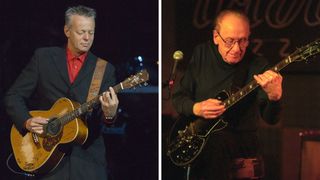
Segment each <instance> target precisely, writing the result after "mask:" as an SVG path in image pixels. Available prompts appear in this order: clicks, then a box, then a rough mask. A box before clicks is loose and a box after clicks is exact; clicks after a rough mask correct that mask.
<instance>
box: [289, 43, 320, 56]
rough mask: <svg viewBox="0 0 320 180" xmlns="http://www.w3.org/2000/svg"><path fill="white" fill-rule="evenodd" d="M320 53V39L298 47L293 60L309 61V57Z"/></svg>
mask: <svg viewBox="0 0 320 180" xmlns="http://www.w3.org/2000/svg"><path fill="white" fill-rule="evenodd" d="M319 53H320V40H316V41H313V42H311V43H309V44H307V45H305V46H303V47H301V48H298V49H297V50H296V51H295V52H294V53H292V55H290V57H291V59H292V61H307V60H308V58H310V57H312V56H315V55H317V54H319Z"/></svg>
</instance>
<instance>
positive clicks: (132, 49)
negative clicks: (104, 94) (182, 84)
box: [0, 0, 158, 180]
mask: <svg viewBox="0 0 320 180" xmlns="http://www.w3.org/2000/svg"><path fill="white" fill-rule="evenodd" d="M78 4H82V5H87V6H89V7H92V8H94V9H96V11H97V19H96V33H95V41H94V43H93V47H92V52H93V53H94V54H96V55H97V56H100V57H101V58H104V59H107V60H108V61H109V62H110V63H112V64H113V65H115V66H116V68H117V76H118V80H119V82H120V81H122V80H124V79H125V78H126V77H128V76H129V75H131V74H134V73H135V72H136V71H138V70H140V69H142V68H146V69H147V70H148V71H149V73H150V80H149V85H148V86H147V87H142V88H138V89H136V90H131V91H127V92H124V93H120V94H119V99H120V109H121V112H120V115H119V119H118V122H117V124H116V126H115V127H114V128H107V129H106V128H105V129H104V136H105V139H106V145H107V156H108V158H107V160H108V163H109V168H108V171H109V175H110V179H111V180H121V179H128V177H130V179H146V180H147V179H157V177H158V138H157V137H158V121H157V120H158V95H157V94H158V93H157V92H158V90H157V86H158V70H157V69H158V65H157V61H158V59H157V58H158V1H155V0H151V1H150V0H137V1H130V0H121V1H103V0H100V1H99V0H95V1H94V0H92V1H85V0H78V1H76V0H69V1H52V0H32V1H18V0H0V34H1V36H0V97H1V101H0V133H1V143H0V169H1V172H2V173H1V178H0V179H24V177H22V176H20V175H14V174H13V173H11V172H10V171H9V170H8V168H7V167H6V160H7V157H8V156H9V154H10V153H11V145H10V142H9V137H10V136H9V133H10V128H11V125H12V124H11V121H10V119H9V118H8V117H7V116H6V114H5V111H4V107H3V96H4V93H5V92H6V90H7V89H8V88H9V87H10V85H11V84H12V83H13V82H14V80H15V79H16V77H17V75H18V74H19V73H20V72H21V70H22V68H23V67H24V66H25V65H26V63H27V62H28V61H29V60H30V57H31V56H32V54H33V52H34V50H35V49H36V48H38V47H44V46H60V45H63V44H64V43H65V42H66V39H65V36H64V33H63V25H64V12H65V10H66V9H67V7H70V6H73V5H78ZM138 56H141V57H142V58H143V60H144V61H143V65H142V66H140V64H139V62H138V60H137V57H138ZM145 109H147V110H145ZM141 112H143V113H141ZM9 163H10V164H11V165H12V166H13V167H15V165H14V160H13V159H11V160H10V162H9Z"/></svg>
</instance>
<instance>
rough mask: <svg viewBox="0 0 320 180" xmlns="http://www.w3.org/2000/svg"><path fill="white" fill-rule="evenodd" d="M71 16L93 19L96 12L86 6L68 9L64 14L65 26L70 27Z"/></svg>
mask: <svg viewBox="0 0 320 180" xmlns="http://www.w3.org/2000/svg"><path fill="white" fill-rule="evenodd" d="M73 15H79V16H85V17H92V18H93V19H95V18H96V16H97V14H96V10H94V9H92V8H89V7H86V6H82V5H79V6H74V7H69V8H68V9H67V11H66V12H65V25H67V26H70V21H71V16H73Z"/></svg>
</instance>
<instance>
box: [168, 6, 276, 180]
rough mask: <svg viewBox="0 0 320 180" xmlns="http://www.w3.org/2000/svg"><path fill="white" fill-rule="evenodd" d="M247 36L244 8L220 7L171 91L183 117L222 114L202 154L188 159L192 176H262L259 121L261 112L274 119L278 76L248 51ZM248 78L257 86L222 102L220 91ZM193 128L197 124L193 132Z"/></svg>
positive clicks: (212, 118) (202, 118) (207, 118)
mask: <svg viewBox="0 0 320 180" xmlns="http://www.w3.org/2000/svg"><path fill="white" fill-rule="evenodd" d="M249 36H250V22H249V19H248V17H247V16H246V15H245V14H244V13H243V12H240V11H237V10H224V11H222V12H220V13H219V14H218V16H217V17H216V19H215V24H214V28H213V36H212V37H213V39H212V40H210V41H209V42H207V43H203V44H200V45H198V46H197V47H196V48H195V50H194V53H193V56H192V58H191V60H190V62H189V65H188V67H187V69H186V71H185V74H184V76H183V77H182V78H181V80H180V82H179V83H178V86H177V87H176V88H175V90H174V92H173V96H172V101H173V105H174V107H175V109H176V110H177V112H178V113H179V114H181V115H183V117H186V118H184V119H182V121H183V120H185V121H186V123H187V120H194V122H197V123H198V122H215V121H218V120H221V118H222V116H223V119H224V122H225V124H224V125H225V126H226V127H225V128H223V129H222V130H220V129H217V130H213V131H210V134H209V135H208V137H207V139H206V141H207V142H206V143H205V146H204V148H203V149H202V150H201V153H200V155H199V156H197V158H196V159H195V160H194V161H192V163H191V164H189V167H191V171H190V176H191V179H204V180H211V179H215V180H219V179H223V180H225V179H243V178H245V179H259V178H263V176H264V173H263V172H264V166H263V161H262V159H263V158H262V156H261V152H260V147H259V140H258V137H257V128H258V121H259V119H260V118H263V119H264V120H265V121H266V122H267V123H270V124H275V123H276V122H277V121H278V115H279V112H280V103H279V101H280V99H281V96H282V76H281V75H280V74H278V73H276V72H273V71H271V70H268V69H269V65H268V61H267V60H266V59H265V58H263V57H259V56H257V55H255V54H253V53H252V52H251V51H250V49H249V48H248V46H249ZM251 81H256V82H257V84H258V85H260V87H259V88H257V89H255V90H254V91H253V92H251V93H250V94H248V95H247V96H245V97H244V98H241V100H239V102H237V103H235V104H234V105H233V106H232V107H226V102H225V101H223V99H221V98H220V97H219V96H217V95H218V94H219V92H221V91H223V92H228V95H230V94H233V93H234V92H235V91H234V90H235V89H239V88H242V87H243V86H245V85H246V84H247V83H249V82H251ZM239 94H240V95H241V92H240V93H239ZM200 124H201V123H200ZM202 124H203V123H202ZM197 130H198V129H197V124H195V129H194V131H195V133H198V132H197Z"/></svg>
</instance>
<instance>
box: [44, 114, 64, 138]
mask: <svg viewBox="0 0 320 180" xmlns="http://www.w3.org/2000/svg"><path fill="white" fill-rule="evenodd" d="M60 129H61V122H60V121H59V120H57V118H55V119H51V120H50V121H49V122H48V124H47V126H46V132H47V134H48V135H50V136H56V135H57V134H58V133H59V132H60Z"/></svg>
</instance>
